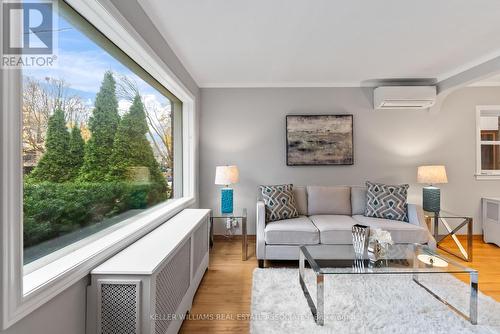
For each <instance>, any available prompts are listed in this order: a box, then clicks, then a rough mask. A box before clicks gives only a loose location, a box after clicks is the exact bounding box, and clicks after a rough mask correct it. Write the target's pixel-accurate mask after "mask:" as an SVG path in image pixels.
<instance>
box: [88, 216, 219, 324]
mask: <svg viewBox="0 0 500 334" xmlns="http://www.w3.org/2000/svg"><path fill="white" fill-rule="evenodd" d="M209 224H210V223H209V210H202V209H197V210H195V209H188V210H184V211H183V212H181V213H179V214H178V215H176V216H175V217H173V218H172V219H170V220H169V221H168V222H166V223H164V224H163V225H161V226H160V227H158V228H157V229H155V230H154V231H152V232H151V233H149V234H147V235H146V236H144V237H143V238H141V239H140V240H138V241H137V242H135V243H134V244H132V245H130V246H129V247H127V248H126V249H124V250H123V251H122V252H120V253H118V254H117V255H115V256H114V257H112V258H111V259H109V260H108V261H106V262H105V263H103V264H102V265H100V266H99V267H97V268H95V269H94V270H93V271H92V273H91V285H90V286H89V287H88V289H87V330H86V332H87V334H143V333H144V334H145V333H151V334H165V333H169V334H170V333H177V332H178V330H179V328H180V326H181V325H182V321H183V319H184V316H185V314H186V312H187V311H189V309H190V308H191V305H192V300H193V297H194V294H195V292H196V289H197V288H198V285H199V283H200V282H201V279H202V277H203V275H204V273H205V271H206V269H207V268H208V256H209V255H208V247H209V246H208V245H209Z"/></svg>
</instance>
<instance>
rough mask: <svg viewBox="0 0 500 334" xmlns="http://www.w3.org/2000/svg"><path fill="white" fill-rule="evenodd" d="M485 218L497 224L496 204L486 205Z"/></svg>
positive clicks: (488, 203) (489, 203)
mask: <svg viewBox="0 0 500 334" xmlns="http://www.w3.org/2000/svg"><path fill="white" fill-rule="evenodd" d="M486 217H487V218H488V219H491V220H494V221H495V222H498V203H492V202H487V203H486Z"/></svg>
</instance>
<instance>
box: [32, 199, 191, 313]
mask: <svg viewBox="0 0 500 334" xmlns="http://www.w3.org/2000/svg"><path fill="white" fill-rule="evenodd" d="M194 203H195V200H194V198H193V197H185V198H180V199H176V200H172V201H169V202H167V203H164V204H161V205H159V206H157V207H155V208H152V209H151V210H148V211H147V212H144V213H141V214H139V215H137V216H135V217H132V218H130V220H132V221H130V220H127V222H126V224H124V226H123V227H121V228H119V229H116V230H114V231H112V232H110V233H108V234H106V235H104V236H103V237H101V238H99V239H97V240H95V241H92V242H90V243H86V244H85V245H84V246H83V247H81V248H78V249H76V250H73V251H71V252H70V253H68V254H66V255H64V256H62V257H61V258H59V259H57V260H55V261H53V262H50V263H48V264H46V265H45V266H43V267H41V268H39V269H36V270H34V271H32V272H30V273H28V274H26V275H24V277H23V304H25V305H23V306H25V307H26V308H25V307H23V309H24V310H23V311H24V312H23V313H25V312H26V313H29V312H31V311H33V310H34V309H36V308H37V307H38V306H40V305H42V304H43V303H45V302H47V301H48V300H50V299H51V298H53V297H54V296H56V295H57V294H59V293H61V291H63V290H64V289H65V288H67V287H69V286H71V285H72V284H74V283H76V282H77V281H78V280H80V279H82V278H83V277H85V276H86V275H88V274H89V273H90V271H91V270H92V269H93V268H94V267H96V266H97V265H99V264H101V263H102V262H104V261H105V260H107V259H108V258H110V257H111V256H113V255H114V254H116V253H118V252H119V251H121V250H122V249H124V248H125V247H127V246H128V245H130V244H132V243H133V242H134V241H136V240H137V239H139V238H141V237H142V236H144V235H145V234H147V233H148V232H150V231H152V230H153V229H154V228H156V227H158V226H159V225H161V224H162V223H164V222H166V221H167V220H168V219H170V218H171V217H172V216H174V215H175V214H177V213H179V212H180V211H182V210H183V209H185V208H187V207H189V206H191V205H192V204H194ZM124 223H125V222H124Z"/></svg>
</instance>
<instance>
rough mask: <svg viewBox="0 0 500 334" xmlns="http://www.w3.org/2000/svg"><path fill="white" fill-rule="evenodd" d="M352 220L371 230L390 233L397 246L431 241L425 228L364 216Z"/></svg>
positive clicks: (357, 216)
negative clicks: (377, 229) (376, 229)
mask: <svg viewBox="0 0 500 334" xmlns="http://www.w3.org/2000/svg"><path fill="white" fill-rule="evenodd" d="M352 218H354V219H355V220H356V221H358V222H359V223H360V224H363V225H367V226H370V228H380V229H382V230H385V231H389V232H390V233H391V237H392V241H394V242H395V243H397V244H410V243H419V244H423V243H426V242H427V241H428V240H429V234H428V230H427V229H426V228H425V227H423V226H418V225H414V224H410V223H405V222H402V221H399V220H391V219H381V218H371V217H365V216H362V215H355V216H353V217H352Z"/></svg>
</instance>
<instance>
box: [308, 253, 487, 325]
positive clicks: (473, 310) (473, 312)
mask: <svg viewBox="0 0 500 334" xmlns="http://www.w3.org/2000/svg"><path fill="white" fill-rule="evenodd" d="M414 246H415V247H422V246H421V245H414ZM299 249H300V251H299V281H300V286H301V287H302V291H303V292H304V296H305V297H306V300H307V303H308V305H309V308H310V309H311V313H312V315H313V317H314V320H315V321H316V324H317V325H320V326H323V325H324V323H325V286H324V282H325V275H332V274H333V273H327V272H326V273H325V272H324V271H323V269H322V268H321V267H320V266H319V265H318V263H317V262H316V260H315V259H314V258H313V256H312V255H311V253H310V252H309V250H308V249H307V246H300V247H299ZM429 255H432V256H436V257H438V258H440V259H443V260H444V261H446V262H448V263H449V264H452V265H454V266H456V267H458V268H463V272H461V271H451V273H453V272H456V273H464V274H469V278H470V291H471V293H470V301H469V315H466V314H464V313H462V312H461V311H460V310H458V309H457V308H456V307H454V306H453V305H451V304H449V303H448V302H447V301H446V300H444V299H443V298H441V297H440V296H438V295H437V294H436V293H434V292H433V291H432V290H431V289H429V288H428V287H426V286H425V285H423V284H422V282H420V281H419V279H418V274H421V273H434V274H436V273H443V274H445V273H447V272H446V271H439V270H441V269H440V268H436V267H434V268H436V271H431V270H430V269H432V268H430V269H429V270H427V271H422V270H417V269H418V268H415V265H416V264H417V261H416V260H417V259H416V257H417V251H415V252H414V259H413V260H414V261H413V263H414V268H413V270H411V268H410V267H408V268H407V269H410V270H401V271H400V272H397V270H392V271H379V272H361V271H358V272H352V273H343V274H342V275H344V274H347V275H350V274H352V275H359V274H368V275H370V274H371V275H383V274H406V275H408V274H411V275H412V276H413V281H414V282H415V283H416V284H417V285H419V286H420V287H422V288H423V289H424V290H426V291H427V292H429V293H430V294H431V295H432V296H433V297H435V298H436V299H437V300H439V301H440V302H442V303H443V304H445V305H447V306H448V307H449V308H450V309H451V310H453V311H454V312H456V313H457V314H459V315H460V316H462V317H464V318H465V319H466V320H468V321H470V323H471V324H473V325H476V324H477V293H478V272H477V271H476V270H474V269H470V268H467V267H464V266H462V265H460V264H458V263H455V262H453V261H451V260H449V259H447V258H444V257H443V256H441V255H439V254H434V253H433V252H429ZM306 260H307V262H308V263H309V266H310V267H311V269H312V270H313V271H314V273H315V275H316V301H317V304H316V305H315V304H314V301H313V299H312V297H311V294H310V293H309V290H308V289H307V285H306V283H305V281H304V277H305V276H304V274H305V264H306ZM346 260H351V259H346ZM341 261H345V260H341ZM352 261H353V264H354V261H356V260H355V259H354V258H353V259H352ZM362 261H364V260H362ZM339 274H341V273H339Z"/></svg>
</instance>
